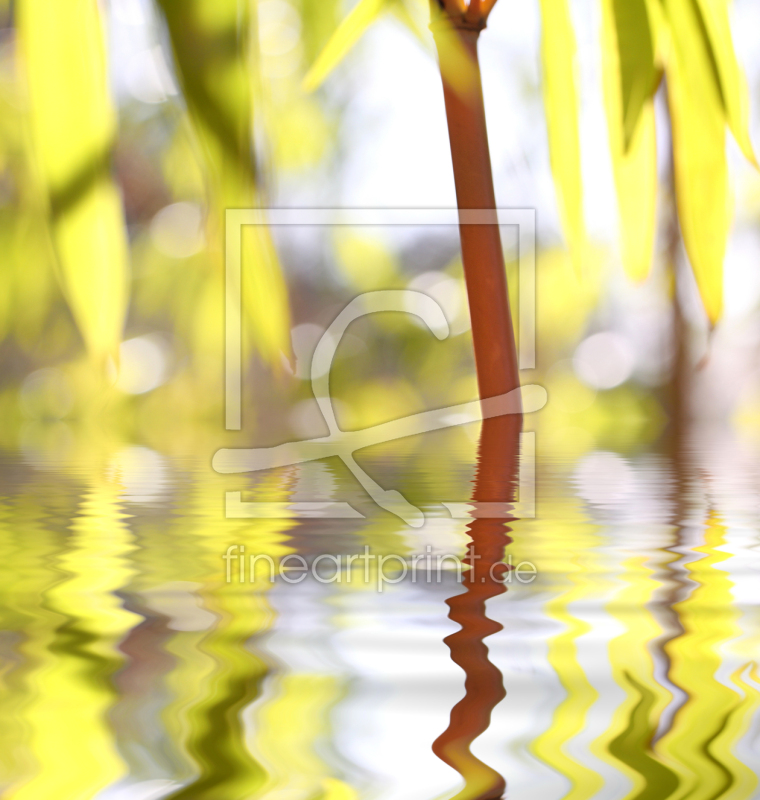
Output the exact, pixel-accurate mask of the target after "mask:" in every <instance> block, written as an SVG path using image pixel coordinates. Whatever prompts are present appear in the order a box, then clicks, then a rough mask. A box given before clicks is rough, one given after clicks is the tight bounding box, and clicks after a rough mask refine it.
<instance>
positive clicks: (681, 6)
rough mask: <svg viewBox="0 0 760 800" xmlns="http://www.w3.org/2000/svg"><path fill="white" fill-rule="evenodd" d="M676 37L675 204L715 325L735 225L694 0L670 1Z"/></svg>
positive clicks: (721, 125) (719, 107) (671, 70)
mask: <svg viewBox="0 0 760 800" xmlns="http://www.w3.org/2000/svg"><path fill="white" fill-rule="evenodd" d="M666 11H667V14H668V18H669V20H670V29H671V33H672V36H673V41H674V45H675V46H674V50H673V52H672V53H671V55H670V58H669V60H668V64H667V76H668V105H669V108H670V119H671V126H672V131H673V160H674V171H675V189H676V202H677V205H678V218H679V221H680V225H681V233H682V235H683V240H684V245H685V246H686V252H687V253H688V256H689V261H690V262H691V265H692V269H693V270H694V276H695V277H696V280H697V285H698V286H699V291H700V294H701V296H702V302H703V304H704V306H705V310H706V312H707V316H708V318H709V319H710V322H711V323H712V324H714V323H715V322H716V321H717V320H718V318H719V317H720V315H721V312H722V310H723V258H724V255H725V252H726V240H727V238H728V229H729V223H730V214H729V199H728V167H727V163H726V135H725V130H726V129H725V117H724V114H723V104H722V101H721V95H720V87H719V85H718V81H717V76H716V74H715V66H714V62H713V61H712V58H711V55H710V49H709V43H708V41H707V39H706V37H705V32H704V28H703V26H702V25H701V20H700V17H699V11H698V9H697V7H696V6H695V5H694V0H667V5H666Z"/></svg>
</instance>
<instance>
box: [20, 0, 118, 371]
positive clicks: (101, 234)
mask: <svg viewBox="0 0 760 800" xmlns="http://www.w3.org/2000/svg"><path fill="white" fill-rule="evenodd" d="M17 14H18V30H19V35H20V40H21V51H22V53H23V58H24V66H25V72H26V79H27V84H28V91H29V101H30V107H31V128H32V142H33V147H34V155H35V157H36V161H37V168H38V171H39V175H40V178H41V182H42V184H43V189H44V192H45V194H46V196H47V198H48V201H49V207H50V213H51V220H52V232H53V239H54V242H55V245H56V248H57V252H58V257H59V261H60V267H61V274H62V279H63V286H64V291H65V293H66V296H67V298H68V301H69V304H70V306H71V309H72V312H73V314H74V318H75V319H76V321H77V324H78V326H79V328H80V330H81V332H82V336H83V337H84V340H85V343H86V344H87V347H88V350H89V351H90V353H91V354H92V355H94V356H96V357H103V356H105V355H106V354H109V353H110V354H112V353H115V352H116V350H117V348H118V345H119V342H120V340H121V333H122V328H123V324H124V316H125V313H126V307H127V279H128V278H127V273H128V249H127V239H126V233H125V227H124V214H123V210H122V205H121V199H120V196H119V193H118V191H117V189H116V186H115V184H114V182H113V180H112V177H111V170H110V155H111V147H112V144H113V140H114V136H115V131H116V119H115V114H114V109H113V106H112V103H111V98H110V94H109V89H108V70H107V65H106V57H105V44H104V36H103V30H102V20H101V18H100V14H99V11H98V4H97V2H96V0H59V2H56V3H53V4H50V3H46V2H44V0H20V2H19V3H18V10H17Z"/></svg>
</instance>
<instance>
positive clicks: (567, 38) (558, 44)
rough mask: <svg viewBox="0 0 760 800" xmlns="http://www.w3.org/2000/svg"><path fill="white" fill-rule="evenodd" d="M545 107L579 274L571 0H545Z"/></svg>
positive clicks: (581, 232)
mask: <svg viewBox="0 0 760 800" xmlns="http://www.w3.org/2000/svg"><path fill="white" fill-rule="evenodd" d="M541 28H542V30H541V62H542V65H543V90H544V107H545V109H546V121H547V128H548V133H549V155H550V157H551V165H552V173H553V175H554V183H555V185H556V187H557V199H558V203H559V210H560V217H561V219H562V224H563V227H564V230H565V236H566V237H567V239H568V242H569V244H570V250H571V253H572V256H573V263H574V264H575V268H576V271H577V272H578V274H580V273H581V266H582V262H583V251H584V249H585V245H586V232H585V226H584V222H583V189H582V183H581V148H580V136H579V131H578V93H577V89H576V81H575V34H574V32H573V26H572V22H571V19H570V9H569V8H568V4H567V0H541Z"/></svg>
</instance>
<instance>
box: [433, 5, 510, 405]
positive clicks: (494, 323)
mask: <svg viewBox="0 0 760 800" xmlns="http://www.w3.org/2000/svg"><path fill="white" fill-rule="evenodd" d="M442 26H446V27H442ZM431 27H432V28H433V35H434V37H435V40H436V45H437V47H438V55H439V59H440V60H441V62H442V64H441V67H442V69H441V75H442V79H443V95H444V100H445V103H446V118H447V121H448V128H449V141H450V144H451V158H452V162H453V166H454V183H455V185H456V193H457V205H458V207H459V211H460V225H459V234H460V239H461V243H462V262H463V264H464V275H465V282H466V284H467V296H468V299H469V305H470V318H471V320H472V339H473V345H474V348H475V366H476V369H477V374H478V388H479V390H480V397H481V399H485V398H487V397H494V396H496V395H500V394H505V393H506V392H509V391H511V390H512V389H516V388H517V387H518V386H519V385H520V378H519V374H518V367H517V351H516V347H515V337H514V331H513V329H512V318H511V315H510V311H509V300H508V298H507V276H506V272H505V268H504V255H503V252H502V248H501V237H500V235H499V226H498V223H497V218H496V212H495V211H494V212H493V217H492V220H493V221H492V222H489V223H487V224H466V223H465V221H464V220H463V219H462V215H461V212H462V211H463V210H466V209H495V208H496V196H495V194H494V187H493V176H492V173H491V156H490V153H489V151H488V135H487V132H486V117H485V107H484V105H483V89H482V85H481V80H480V66H479V64H478V49H477V45H478V36H479V34H480V28H481V27H482V23H480V24H477V23H476V24H474V25H473V24H471V23H469V21H466V20H464V19H462V20H457V21H452V20H451V18H448V17H445V16H444V19H443V20H436V21H435V22H434V24H433V25H432V26H431ZM452 36H458V37H459V39H460V41H461V43H462V44H463V45H464V49H465V52H466V53H467V54H468V55H469V58H470V60H471V62H472V69H471V70H469V72H470V73H471V74H470V75H469V76H468V78H469V79H468V80H467V82H466V83H467V88H466V89H463V88H462V87H461V86H457V87H456V88H454V87H453V86H452V85H451V84H450V83H449V81H448V80H447V78H446V75H447V73H448V70H447V69H446V65H445V63H443V60H444V59H446V58H450V54H451V52H452V49H451V38H450V37H452ZM447 37H448V39H447Z"/></svg>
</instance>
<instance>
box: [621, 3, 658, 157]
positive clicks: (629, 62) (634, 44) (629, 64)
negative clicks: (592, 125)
mask: <svg viewBox="0 0 760 800" xmlns="http://www.w3.org/2000/svg"><path fill="white" fill-rule="evenodd" d="M612 17H613V20H614V28H615V41H616V43H617V53H618V59H617V60H618V66H617V69H616V72H617V74H618V75H619V78H618V79H619V81H620V87H621V89H620V91H621V108H620V112H621V114H622V118H623V131H624V144H625V147H626V149H627V148H629V147H630V146H631V141H632V139H633V136H634V132H635V130H636V126H637V124H638V121H639V116H640V115H641V113H642V110H643V108H644V106H645V104H646V103H647V102H648V101H649V100H650V99H651V97H652V94H653V93H654V90H655V87H656V85H657V78H658V75H657V70H656V68H655V63H654V43H653V40H652V30H651V26H650V23H649V15H648V13H647V7H646V2H645V0H612Z"/></svg>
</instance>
